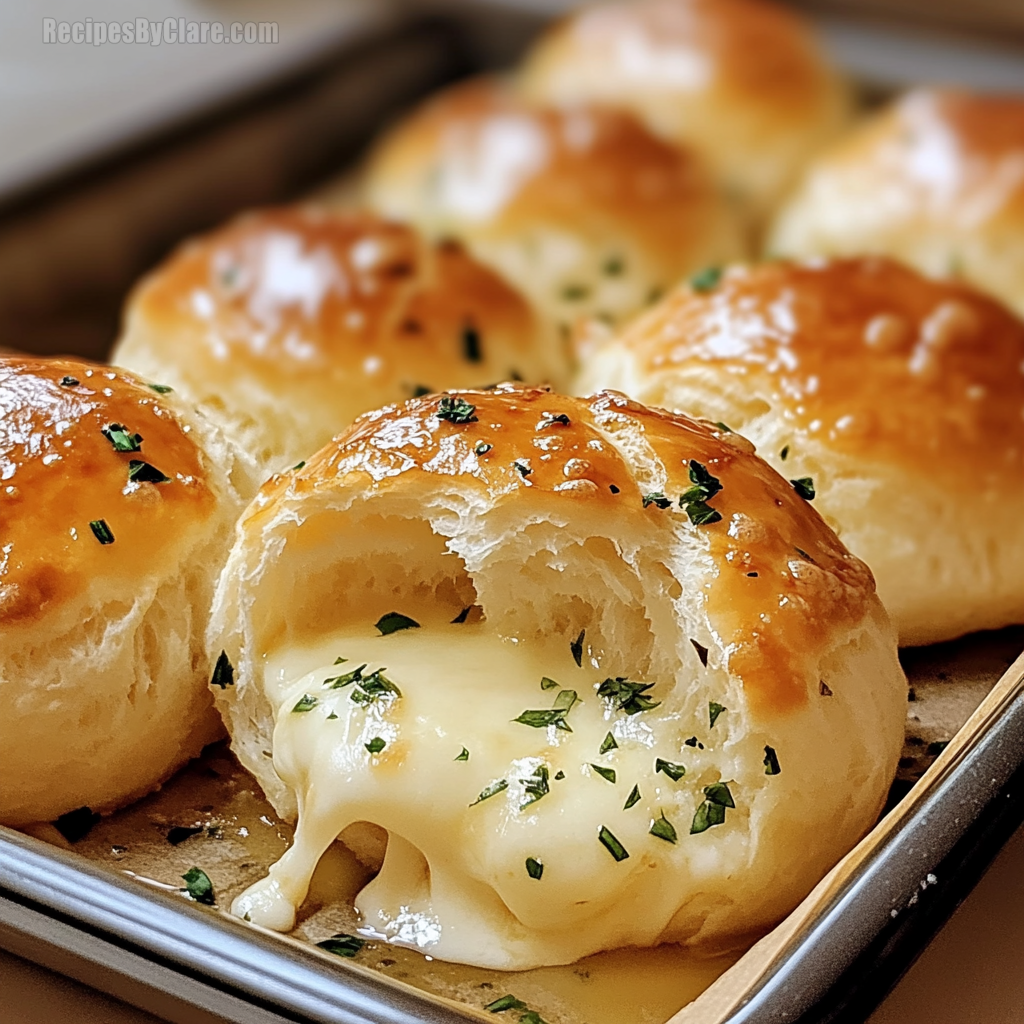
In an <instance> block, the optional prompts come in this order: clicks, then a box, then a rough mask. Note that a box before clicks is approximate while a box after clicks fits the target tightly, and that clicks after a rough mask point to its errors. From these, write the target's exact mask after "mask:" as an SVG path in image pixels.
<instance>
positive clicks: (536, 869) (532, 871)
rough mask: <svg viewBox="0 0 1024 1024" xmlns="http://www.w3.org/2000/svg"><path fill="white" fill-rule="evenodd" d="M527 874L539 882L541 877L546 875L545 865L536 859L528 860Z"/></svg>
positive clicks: (529, 858)
mask: <svg viewBox="0 0 1024 1024" xmlns="http://www.w3.org/2000/svg"><path fill="white" fill-rule="evenodd" d="M526 873H527V874H528V875H529V876H530V877H531V878H535V879H536V880H537V881H538V882H539V881H540V879H541V875H543V874H544V863H543V861H539V860H537V859H536V858H534V857H527V858H526Z"/></svg>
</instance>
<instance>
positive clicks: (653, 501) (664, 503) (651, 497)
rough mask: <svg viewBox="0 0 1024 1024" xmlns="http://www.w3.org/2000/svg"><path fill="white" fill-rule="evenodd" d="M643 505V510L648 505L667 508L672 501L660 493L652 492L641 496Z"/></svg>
mask: <svg viewBox="0 0 1024 1024" xmlns="http://www.w3.org/2000/svg"><path fill="white" fill-rule="evenodd" d="M643 503H644V508H647V506H648V505H655V506H657V507H658V508H668V507H669V505H671V504H672V500H671V499H670V498H666V497H665V495H664V494H662V492H661V491H652V492H651V493H650V494H645V495H644V496H643Z"/></svg>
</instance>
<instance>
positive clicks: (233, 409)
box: [114, 207, 565, 478]
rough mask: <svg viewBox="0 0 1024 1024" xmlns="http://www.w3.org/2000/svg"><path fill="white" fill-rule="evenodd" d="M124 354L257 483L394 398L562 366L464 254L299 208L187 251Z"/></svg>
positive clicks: (451, 245)
mask: <svg viewBox="0 0 1024 1024" xmlns="http://www.w3.org/2000/svg"><path fill="white" fill-rule="evenodd" d="M114 359H115V361H117V362H119V363H122V364H123V365H126V366H130V367H132V368H133V369H136V370H138V371H139V372H142V373H145V374H148V375H150V376H152V377H153V379H155V380H164V381H167V382H168V383H171V384H173V385H175V386H176V387H177V388H178V389H179V390H180V391H181V392H182V393H183V394H184V395H185V396H186V397H188V398H189V399H191V400H192V401H194V402H195V403H196V404H197V405H200V406H201V407H203V408H204V409H205V410H206V411H207V413H208V415H210V417H211V418H213V419H214V420H215V421H216V422H217V423H218V424H219V425H220V426H221V427H222V428H223V429H224V430H225V432H226V433H227V434H228V436H229V437H231V438H233V439H234V440H236V441H237V442H238V443H239V444H240V446H241V447H242V448H243V449H244V450H245V451H246V452H247V453H249V455H250V456H251V457H252V458H254V460H255V462H256V464H257V467H258V468H259V469H260V470H261V471H262V476H263V478H265V477H266V475H268V474H269V473H270V472H272V471H277V470H280V469H284V468H285V467H286V466H288V465H291V464H293V463H295V462H297V461H299V460H300V459H303V458H305V457H306V456H307V455H310V454H312V452H314V451H315V450H316V449H317V448H319V447H320V446H321V445H322V444H324V443H325V442H326V441H327V440H328V439H329V438H330V437H332V436H333V435H334V434H336V433H338V431H340V430H341V429H342V428H343V427H346V426H348V424H349V423H351V422H352V420H353V419H354V418H355V417H356V416H357V415H358V414H359V413H361V412H365V411H366V410H368V409H371V408H375V407H376V406H379V405H384V404H385V403H387V402H394V401H399V400H401V399H403V398H407V397H409V396H410V395H413V394H415V393H418V392H420V391H423V390H427V391H433V390H437V389H439V388H441V387H444V386H476V387H482V386H485V385H488V384H492V383H494V382H495V381H497V380H502V379H506V378H508V377H510V376H512V377H519V378H522V379H526V380H531V381H533V382H537V383H541V382H547V381H555V380H558V379H559V378H560V376H561V375H562V374H563V373H564V370H565V359H564V353H563V351H562V348H561V345H560V343H558V342H557V341H556V340H555V339H554V338H553V337H551V336H550V335H549V334H548V333H547V332H546V331H545V330H544V329H543V328H542V327H541V326H540V325H539V324H538V322H537V321H536V319H535V318H534V316H533V314H532V313H531V312H530V309H529V307H528V306H527V304H526V301H525V300H524V299H523V298H522V297H520V296H519V295H518V294H517V293H516V292H515V291H514V289H512V288H510V287H509V286H508V285H507V284H505V282H504V281H502V280H501V279H500V278H499V277H497V275H495V274H494V273H493V272H492V271H490V270H488V269H487V268H485V267H483V266H481V265H480V264H479V263H477V262H475V261H474V260H473V259H472V258H471V257H470V256H468V255H467V254H466V252H465V251H464V250H463V249H462V248H461V247H460V246H459V245H458V244H457V243H455V242H452V241H444V242H439V243H437V244H434V243H429V242H427V241H425V240H423V239H422V238H420V237H419V236H418V235H417V234H416V232H415V231H413V230H412V229H411V228H408V227H405V226H403V225H399V224H394V223H389V222H387V221H383V220H380V219H378V218H375V217H373V216H370V215H364V214H353V213H350V212H346V213H336V212H330V211H326V210H317V209H313V208H302V207H295V208H282V209H276V210H267V211H261V212H258V213H252V214H247V215H245V216H242V217H239V218H238V219H237V220H234V221H232V222H231V223H229V224H228V225H226V226H224V227H222V228H219V229H218V230H216V231H213V232H211V233H210V234H208V235H206V236H204V237H202V238H199V239H196V240H193V241H190V242H187V243H185V244H184V245H183V246H182V247H181V248H180V249H179V250H178V251H177V252H176V253H174V254H173V255H172V256H171V257H170V258H169V259H168V260H167V261H166V262H165V263H164V264H163V265H162V266H161V267H158V268H157V270H155V271H154V272H153V273H152V274H150V275H149V277H147V278H146V279H144V280H143V282H142V283H141V284H140V285H139V286H138V288H137V289H136V290H135V292H134V293H133V295H132V296H131V298H130V300H129V303H128V306H127V309H126V317H125V330H124V334H123V336H122V338H121V340H120V341H119V343H118V346H117V348H116V349H115V353H114Z"/></svg>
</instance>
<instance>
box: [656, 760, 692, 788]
mask: <svg viewBox="0 0 1024 1024" xmlns="http://www.w3.org/2000/svg"><path fill="white" fill-rule="evenodd" d="M654 772H655V774H657V773H658V772H664V773H665V774H666V775H667V776H668V777H669V778H670V779H671V780H672V781H673V782H678V781H679V780H680V779H681V778H682V777H683V776H684V775H685V774H686V765H684V764H677V763H676V762H675V761H666V760H664V759H663V758H660V757H659V758H656V759H655V761H654Z"/></svg>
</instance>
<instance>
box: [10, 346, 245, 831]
mask: <svg viewBox="0 0 1024 1024" xmlns="http://www.w3.org/2000/svg"><path fill="white" fill-rule="evenodd" d="M140 435H141V436H140ZM140 467H141V468H140ZM231 470H232V466H231V463H230V455H229V454H228V453H227V451H226V450H225V446H224V445H223V443H221V442H218V440H217V439H216V437H215V436H214V434H213V433H212V432H211V430H210V428H209V427H208V426H207V425H206V424H204V423H203V422H202V421H201V419H200V418H199V417H197V416H194V415H191V414H189V413H188V411H187V409H186V408H185V407H184V406H183V404H181V403H179V402H177V401H176V399H175V397H174V396H173V395H170V394H166V393H161V392H158V391H156V390H154V389H153V388H151V387H150V386H148V385H146V384H144V383H143V382H142V381H140V380H138V379H137V378H136V377H134V376H132V375H130V374H127V373H124V372H122V371H120V370H117V369H111V368H108V367H102V366H97V365H95V364H91V363H85V362H80V361H77V360H70V359H49V360H43V359H34V358H30V357H20V356H5V357H2V358H0V707H2V709H3V713H2V714H0V823H3V824H5V825H14V826H19V825H25V824H28V823H31V822H36V821H48V820H52V819H54V818H56V817H58V816H59V815H61V814H64V813H66V812H68V811H72V810H75V809H76V808H79V807H82V806H88V807H90V808H92V809H93V810H94V811H104V810H111V809H113V808H115V807H118V806H120V805H122V804H124V803H127V802H128V801H129V800H131V799H132V798H134V797H138V796H141V795H143V794H144V793H146V792H148V791H149V790H151V789H153V788H154V787H155V786H157V785H158V784H159V783H160V782H162V781H163V780H164V779H165V778H167V777H168V776H169V775H170V774H171V773H172V772H173V771H174V770H175V769H176V768H178V767H179V766H180V765H182V764H184V762H185V761H187V760H188V759H189V758H190V757H194V756H195V755H196V754H198V753H199V751H200V750H201V749H202V747H203V746H204V744H206V743H209V742H211V741H212V740H214V739H216V738H217V737H218V735H219V734H220V728H219V723H218V721H217V716H216V713H215V712H214V710H213V705H212V701H211V700H210V696H209V693H208V690H207V683H208V681H209V678H210V665H209V663H208V662H207V659H206V652H205V646H204V643H203V640H204V630H205V628H206V621H207V616H208V613H209V607H210V601H211V599H212V593H213V585H214V581H215V579H216V576H217V572H218V570H219V568H220V566H221V565H222V564H223V562H224V558H225V556H226V554H227V547H228V544H229V539H230V531H231V528H232V526H233V524H234V519H235V516H236V515H237V514H238V511H239V508H240V502H239V500H238V497H237V495H236V494H235V492H234V490H233V488H232V486H231V484H230V482H229V474H230V472H231Z"/></svg>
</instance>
